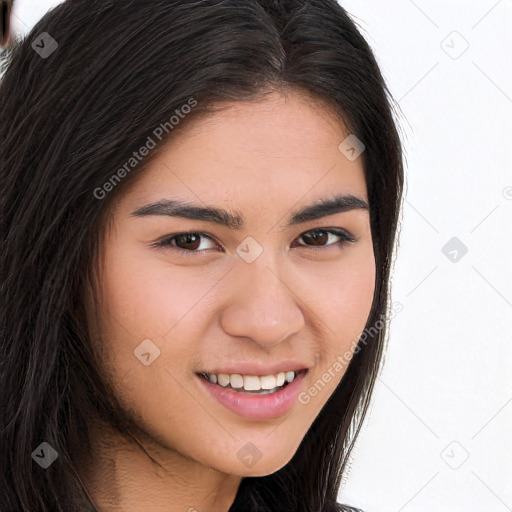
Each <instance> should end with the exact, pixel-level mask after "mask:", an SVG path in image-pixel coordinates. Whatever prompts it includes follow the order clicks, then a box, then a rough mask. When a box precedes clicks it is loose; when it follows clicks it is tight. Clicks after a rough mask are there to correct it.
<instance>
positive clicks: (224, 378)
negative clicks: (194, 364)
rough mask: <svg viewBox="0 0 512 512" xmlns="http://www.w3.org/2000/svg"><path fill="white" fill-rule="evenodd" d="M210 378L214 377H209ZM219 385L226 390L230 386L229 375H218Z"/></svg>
mask: <svg viewBox="0 0 512 512" xmlns="http://www.w3.org/2000/svg"><path fill="white" fill-rule="evenodd" d="M208 377H213V375H208ZM217 383H218V384H220V385H221V386H222V387H224V388H225V387H226V386H227V385H228V384H229V375H228V374H227V373H219V375H217Z"/></svg>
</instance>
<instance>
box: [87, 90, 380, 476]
mask: <svg viewBox="0 0 512 512" xmlns="http://www.w3.org/2000/svg"><path fill="white" fill-rule="evenodd" d="M228 107H229V108H228V109H226V110H222V111H218V112H215V113H212V114H211V116H210V117H208V118H207V119H205V120H201V121H198V122H194V123H191V124H190V125H189V126H187V128H186V129H185V130H184V131H183V132H181V133H180V134H179V135H178V136H177V137H176V138H174V140H172V142H170V143H169V144H168V145H167V146H166V147H165V148H163V150H162V151H161V152H159V154H158V156H157V157H156V158H155V159H154V160H152V162H151V164H150V165H149V166H148V167H147V168H146V170H145V171H144V172H143V173H142V174H141V175H140V176H138V177H137V180H136V181H135V182H134V183H132V184H130V188H129V189H128V190H127V192H126V194H125V195H124V196H123V197H122V199H120V200H119V202H118V204H117V206H116V209H115V213H114V217H113V224H112V229H111V230H110V231H109V233H108V235H107V237H106V239H105V241H104V245H103V254H102V256H103V263H102V268H101V279H100V287H99V290H98V294H97V297H96V305H97V306H98V310H99V315H100V316H99V320H98V321H97V323H96V324H95V326H94V329H95V330H96V331H97V332H98V333H99V334H98V336H99V338H98V339H100V340H101V349H102V350H103V352H104V357H105V360H106V361H108V363H109V364H108V366H109V373H110V375H109V378H110V379H111V381H112V383H113V385H114V387H115V392H116V394H117V396H118V397H119V400H120V402H121V404H122V406H123V408H124V409H125V410H126V411H128V412H129V414H130V415H131V416H132V417H133V418H134V420H135V421H136V422H137V423H138V425H139V426H140V428H141V429H142V430H143V431H144V432H145V433H147V435H148V436H150V437H151V439H153V440H154V441H155V442H156V443H157V444H158V446H160V447H161V448H162V450H168V453H176V454H180V455H181V456H184V457H186V458H187V459H188V460H189V461H190V460H191V461H195V462H197V463H198V464H201V465H202V466H207V467H210V468H213V469H215V470H217V471H220V472H223V473H226V474H231V475H238V476H261V475H267V474H270V473H273V472H274V471H277V470H278V469H280V468H281V467H283V466H284V465H285V464H286V463H287V462H288V461H289V460H290V459H291V458H292V456H293V454H294V453H295V451H296V450H297V448H298V446H299V444H300V442H301V441H302V439H303V437H304V436H305V434H306V432H307V430H308V429H309V427H310V426H311V424H312V422H313V421H314V419H315V418H316V416H317V415H318V414H319V412H320V410H321V409H322V407H323V406H324V404H325V403H326V402H327V400H328V398H329V397H330V395H331V394H332V393H333V391H334V390H335V388H336V386H337V384H338V383H339V381H340V380H341V378H342V376H343V373H344V371H345V370H346V366H347V364H348V362H349V359H350V358H349V357H348V358H347V357H346V355H345V356H344V354H346V353H347V351H348V353H351V351H353V349H354V347H355V342H357V339H358V338H359V335H360V334H361V332H362V331H363V329H364V327H365V324H366V321H367V318H368V315H369V312H370V308H371V305H372V300H373V293H374V283H375V260H374V254H373V247H372V238H371V231H370V216H369V211H368V209H367V208H365V207H364V204H365V203H368V198H367V190H366V183H365V177H364V171H363V164H362V161H361V158H357V159H356V160H354V161H351V160H350V159H348V158H347V157H346V156H345V155H344V154H342V152H340V150H339V149H338V146H339V145H340V143H341V142H342V141H343V140H344V139H345V138H346V137H347V136H348V135H349V134H348V132H346V130H345V129H344V127H343V126H342V125H341V124H340V123H339V122H338V121H337V120H335V118H334V117H333V116H332V115H330V114H329V112H328V111H326V110H323V109H322V108H321V105H320V104H318V103H315V102H314V100H307V99H305V98H304V97H301V96H299V95H298V94H296V93H294V94H291V95H289V96H287V97H284V96H282V95H280V94H277V93H273V94H272V95H269V96H267V97H266V98H265V99H264V100H260V101H257V102H233V103H230V104H229V105H228ZM338 196H339V197H341V196H353V197H352V202H350V201H349V206H348V207H346V206H345V207H343V200H340V199H338V201H337V202H336V201H333V200H334V199H335V198H337V197H338ZM341 199H343V197H341ZM166 201H167V203H166ZM329 201H331V202H332V203H331V207H330V208H329V207H328V206H329V205H327V206H326V207H322V208H320V207H319V205H320V204H323V203H327V202H329ZM175 202H176V203H175ZM345 202H346V198H345ZM148 205H153V206H148ZM185 205H186V206H187V207H188V209H186V210H181V211H180V209H179V208H178V207H180V206H181V207H183V206H185ZM315 205H317V206H318V207H317V208H316V209H311V207H312V206H315ZM333 205H334V206H333ZM340 205H341V206H340ZM324 206H325V204H324ZM204 208H208V209H209V210H202V209H204ZM213 209H215V210H219V211H220V212H221V213H219V212H215V211H214V210H213ZM299 212H302V213H303V214H302V215H298V214H299ZM292 372H293V373H292ZM202 373H205V374H206V375H207V378H205V376H202V375H201V374H202ZM257 377H262V378H257ZM292 378H293V380H291V379H292ZM287 379H288V380H290V382H288V380H287ZM208 380H209V381H210V382H209V381H208ZM215 380H216V381H217V383H215ZM283 381H284V384H283ZM227 382H229V384H227V385H226V383H227ZM242 384H243V386H242V387H240V386H241V385H242ZM262 388H263V389H262ZM266 388H269V389H266ZM275 388H277V390H276V389H275ZM257 389H260V391H259V392H258V391H257Z"/></svg>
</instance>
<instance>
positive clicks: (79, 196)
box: [0, 0, 403, 512]
mask: <svg viewBox="0 0 512 512" xmlns="http://www.w3.org/2000/svg"><path fill="white" fill-rule="evenodd" d="M388 97H389V95H388V93H387V90H386V87H385V84H384V82H383V78H382V76H381V74H380V72H379V69H378V67H377V64H376V62H375V59H374V57H373V55H372V52H371V50H370V48H369V46H368V45H367V43H366V42H365V40H364V39H363V38H362V36H361V35H360V34H359V32H358V30H357V29H356V27H355V25H354V23H353V22H352V21H351V19H350V18H349V16H348V15H347V13H346V12H345V11H344V10H343V8H342V7H340V6H339V5H338V4H337V2H336V1H335V0H289V1H285V0H281V1H278V0H243V1H242V0H236V1H235V0H204V1H201V2H197V1H188V0H158V1H151V2H146V1H144V2H142V1H132V0H122V1H121V0H119V1H113V0H89V1H87V2H84V1H82V0H67V1H65V2H64V3H63V4H61V5H59V6H58V7H56V8H55V9H53V10H52V11H50V12H49V13H48V14H46V15H45V17H44V18H43V19H42V20H41V21H40V22H39V23H38V24H37V25H36V27H34V29H33V30H32V31H31V32H30V34H29V35H28V36H27V37H26V38H25V40H24V41H22V42H20V43H16V44H13V45H11V47H10V48H9V64H8V67H7V69H6V71H5V74H4V76H3V78H2V81H1V83H0V140H1V144H2V151H1V156H0V162H1V169H2V200H1V201H2V202H1V205H2V217H1V218H2V234H3V237H4V247H3V251H2V267H1V268H2V280H1V283H2V285H1V286H2V289H1V295H2V298H3V299H4V301H5V302H4V308H3V315H2V325H1V332H2V340H1V351H2V359H1V360H2V374H1V382H0V384H1V387H2V402H3V403H2V415H1V422H2V434H1V438H0V451H1V453H2V457H1V464H2V466H1V474H0V477H1V482H0V489H1V491H0V493H1V494H0V498H1V500H0V503H1V506H0V510H1V511H2V512H4V511H9V512H11V511H26V512H47V511H52V512H53V511H66V512H68V511H101V512H111V511H121V510H122V511H123V512H128V511H129V512H132V511H133V512H135V511H141V510H144V511H147V512H160V511H166V512H169V511H173V512H174V511H189V512H193V511H199V512H202V511H209V512H211V511H216V512H221V511H222V512H227V511H229V512H235V511H244V512H246V511H254V512H256V511H258V512H263V511H269V512H270V511H272V512H275V511H294V512H299V511H303V512H313V511H315V512H327V511H328V512H333V511H343V510H354V509H352V508H350V507H349V506H348V505H340V504H338V503H337V494H338V488H339V484H340V481H341V477H342V473H343V470H344V467H345V464H346V462H347V460H348V456H349V454H350V451H351V448H352V446H353V443H354V440H355V438H356V436H357V433H358V431H359V429H360V426H361V422H362V420H363V419H364V415H365V412H366V410H367V406H368V403H369V400H370V396H371V393H372V389H373V386H374V382H375V378H376V375H377V372H378V370H379V366H380V363H381V358H382V353H383V344H384V341H385V334H386V329H385V326H386V319H387V318H389V313H390V312H389V304H388V294H389V278H390V269H391V265H392V256H393V250H394V247H395V242H396V234H397V225H398V218H399V211H400V205H401V197H402V186H403V168H402V156H401V146H400V141H399V137H398V134H397V130H396V127H395V124H394V121H393V115H392V108H391V104H390V101H389V99H388Z"/></svg>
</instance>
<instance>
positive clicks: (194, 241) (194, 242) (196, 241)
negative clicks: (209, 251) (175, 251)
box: [174, 233, 201, 251]
mask: <svg viewBox="0 0 512 512" xmlns="http://www.w3.org/2000/svg"><path fill="white" fill-rule="evenodd" d="M174 240H175V244H176V247H178V248H179V249H186V250H189V251H195V250H196V249H197V248H198V247H199V245H200V243H201V237H200V236H198V235H197V233H185V234H183V235H178V236H175V237H174Z"/></svg>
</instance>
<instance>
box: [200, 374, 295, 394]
mask: <svg viewBox="0 0 512 512" xmlns="http://www.w3.org/2000/svg"><path fill="white" fill-rule="evenodd" d="M204 375H205V377H206V378H207V380H209V381H210V382H212V383H214V384H218V385H220V386H222V387H227V386H228V385H231V387H232V388H233V389H237V390H238V389H243V390H244V391H252V392H256V391H261V392H264V391H270V390H273V389H277V388H280V387H282V386H283V385H284V383H285V382H287V383H290V382H292V381H293V380H294V379H295V377H296V376H297V373H296V372H293V371H289V372H279V373H277V374H275V375H263V376H261V377H258V376H257V375H241V374H239V373H233V374H231V375H228V374H227V373H219V374H204Z"/></svg>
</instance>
